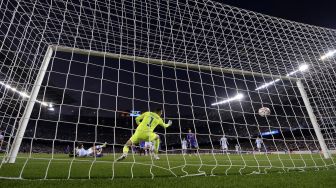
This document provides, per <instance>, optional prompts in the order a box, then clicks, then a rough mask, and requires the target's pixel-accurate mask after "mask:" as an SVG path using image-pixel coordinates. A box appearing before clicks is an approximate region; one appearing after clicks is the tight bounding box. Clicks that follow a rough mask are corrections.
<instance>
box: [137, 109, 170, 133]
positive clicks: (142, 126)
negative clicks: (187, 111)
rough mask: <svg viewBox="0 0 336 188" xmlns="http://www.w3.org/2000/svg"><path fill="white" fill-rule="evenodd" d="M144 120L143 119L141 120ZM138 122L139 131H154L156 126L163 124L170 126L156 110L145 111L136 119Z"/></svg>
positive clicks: (165, 126)
mask: <svg viewBox="0 0 336 188" xmlns="http://www.w3.org/2000/svg"><path fill="white" fill-rule="evenodd" d="M141 120H142V121H141ZM135 121H136V123H137V124H138V125H139V126H138V128H137V130H139V131H151V132H153V131H154V129H155V127H156V126H158V125H161V126H162V127H164V128H167V127H169V125H168V124H166V123H164V122H163V120H162V118H161V117H160V116H159V115H158V114H157V113H154V112H145V113H143V114H141V115H140V116H138V117H137V118H136V119H135Z"/></svg>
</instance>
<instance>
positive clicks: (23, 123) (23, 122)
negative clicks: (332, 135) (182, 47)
mask: <svg viewBox="0 0 336 188" xmlns="http://www.w3.org/2000/svg"><path fill="white" fill-rule="evenodd" d="M54 52H67V53H76V54H83V55H91V56H99V57H104V58H105V57H106V58H114V59H118V58H120V59H125V60H131V61H138V62H143V63H149V64H158V65H163V66H170V67H180V68H185V69H194V70H203V71H213V72H220V73H230V74H239V75H250V76H263V77H266V78H267V77H268V78H272V79H283V80H290V81H296V85H297V87H298V89H299V91H300V94H301V97H302V99H303V101H304V105H305V107H306V109H307V112H308V115H309V119H310V121H311V123H312V125H313V128H314V131H315V134H316V136H317V138H318V142H319V145H320V147H321V150H322V153H323V156H324V158H325V159H329V158H330V157H331V154H330V152H329V150H328V148H327V146H326V143H325V140H324V138H323V135H322V133H321V129H320V127H319V125H318V123H317V120H316V117H315V115H314V112H313V109H312V107H311V105H310V102H309V99H308V96H307V93H306V91H305V89H304V86H303V84H302V81H301V79H300V78H295V77H290V76H281V75H269V74H261V73H253V72H249V71H243V70H237V69H227V68H221V67H214V66H206V65H197V64H189V63H180V62H173V61H166V60H159V59H152V58H145V57H134V56H130V55H123V54H114V53H108V52H99V51H94V50H85V49H78V48H72V47H65V46H57V45H50V46H48V48H47V51H46V54H45V56H44V59H43V62H42V64H41V68H40V69H39V72H38V75H37V77H36V81H35V83H34V86H33V88H32V92H31V96H30V97H29V99H28V102H27V106H26V108H25V110H24V113H23V116H22V118H21V119H20V122H19V127H18V129H17V132H16V135H15V138H14V140H13V144H12V147H11V148H10V151H9V153H8V157H7V159H6V160H7V161H8V163H15V160H16V157H17V155H18V151H19V148H20V145H21V142H22V138H23V135H24V133H25V131H26V127H27V124H28V121H29V119H30V115H31V113H32V109H33V107H34V105H35V102H36V99H37V95H38V93H39V91H40V86H41V84H42V81H43V78H44V75H45V73H46V71H47V68H48V65H49V62H50V60H51V57H52V54H53V53H54Z"/></svg>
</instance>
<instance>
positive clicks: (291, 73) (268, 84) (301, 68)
mask: <svg viewBox="0 0 336 188" xmlns="http://www.w3.org/2000/svg"><path fill="white" fill-rule="evenodd" d="M308 68H309V65H307V64H303V65H300V67H299V69H298V70H295V71H292V72H290V73H288V74H286V76H291V75H293V74H295V73H297V72H304V71H306V70H307V69H308ZM279 81H280V79H279V78H278V79H276V80H273V81H271V82H267V83H265V84H263V85H261V86H259V87H257V88H256V89H255V91H258V90H260V89H264V88H266V87H268V86H271V85H273V84H274V83H276V82H279Z"/></svg>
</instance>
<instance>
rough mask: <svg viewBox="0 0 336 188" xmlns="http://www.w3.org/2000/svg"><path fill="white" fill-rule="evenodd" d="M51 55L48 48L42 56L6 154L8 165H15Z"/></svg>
mask: <svg viewBox="0 0 336 188" xmlns="http://www.w3.org/2000/svg"><path fill="white" fill-rule="evenodd" d="M52 53H53V49H52V47H51V46H49V47H48V49H47V52H46V54H45V55H44V58H43V62H42V65H41V68H40V70H39V72H38V74H37V77H36V80H35V83H34V85H33V89H32V92H31V95H30V97H29V98H28V101H27V106H26V108H25V110H24V112H23V115H22V118H21V119H20V121H19V127H18V130H17V132H16V135H15V138H14V141H13V144H12V147H11V149H10V151H9V153H8V157H7V162H8V163H15V160H16V157H17V154H18V152H19V149H20V146H21V142H22V139H23V136H24V133H25V131H26V128H27V125H28V121H29V119H30V115H31V113H32V111H33V107H34V104H35V102H36V98H37V95H38V93H39V91H40V87H41V84H42V81H43V78H44V75H45V73H46V71H47V68H48V65H49V62H50V59H51V56H52Z"/></svg>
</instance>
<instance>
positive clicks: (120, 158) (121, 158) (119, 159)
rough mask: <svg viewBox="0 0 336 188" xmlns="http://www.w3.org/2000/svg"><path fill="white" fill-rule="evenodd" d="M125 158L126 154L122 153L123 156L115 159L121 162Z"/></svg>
mask: <svg viewBox="0 0 336 188" xmlns="http://www.w3.org/2000/svg"><path fill="white" fill-rule="evenodd" d="M126 157H127V154H126V153H123V154H122V155H121V156H120V157H119V158H118V159H117V161H122V160H124V159H126Z"/></svg>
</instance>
